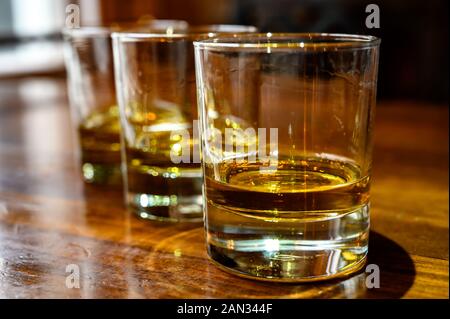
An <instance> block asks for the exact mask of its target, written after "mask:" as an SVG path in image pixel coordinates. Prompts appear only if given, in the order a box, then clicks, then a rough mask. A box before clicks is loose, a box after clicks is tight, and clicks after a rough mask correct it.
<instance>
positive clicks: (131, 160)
mask: <svg viewBox="0 0 450 319" xmlns="http://www.w3.org/2000/svg"><path fill="white" fill-rule="evenodd" d="M255 31H256V29H255V28H254V27H249V26H233V25H226V26H225V25H223V26H222V25H212V26H199V27H189V29H188V30H187V31H186V32H183V33H176V32H175V33H173V32H166V33H126V32H117V33H114V34H113V43H114V59H115V71H116V85H117V97H118V102H119V109H120V117H121V125H122V136H123V143H122V146H123V152H122V155H123V157H122V161H123V163H124V169H125V171H126V176H125V185H124V187H125V196H126V204H127V207H128V209H129V210H130V211H132V212H133V213H135V214H136V215H138V216H140V217H141V218H144V219H150V220H159V221H175V222H178V221H188V222H198V221H202V219H203V212H202V173H201V167H200V152H199V150H198V133H197V131H198V123H197V118H198V113H197V97H196V82H195V61H194V46H193V41H194V40H199V39H205V38H209V37H214V36H220V35H221V34H230V36H232V35H236V34H241V33H246V32H255Z"/></svg>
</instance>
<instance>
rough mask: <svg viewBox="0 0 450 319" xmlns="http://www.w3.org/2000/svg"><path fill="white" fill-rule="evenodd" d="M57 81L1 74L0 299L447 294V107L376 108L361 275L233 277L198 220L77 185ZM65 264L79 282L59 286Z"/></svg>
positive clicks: (64, 105)
mask: <svg viewBox="0 0 450 319" xmlns="http://www.w3.org/2000/svg"><path fill="white" fill-rule="evenodd" d="M74 145H75V144H74V138H73V134H72V131H71V126H70V119H69V109H68V106H67V98H66V93H65V83H64V81H63V80H61V79H60V80H58V79H50V78H47V79H45V78H43V79H42V78H41V79H36V78H34V79H33V78H31V79H16V80H9V81H6V80H2V81H0V298H29V297H31V298H43V297H46V298H230V297H238V298H315V297H317V298H355V297H360V298H400V297H406V298H422V297H424V298H448V195H449V194H448V109H447V107H445V106H444V107H437V106H433V105H420V104H417V103H413V102H392V103H380V105H379V107H378V111H377V123H376V147H375V152H374V153H375V158H374V174H373V188H372V232H371V238H370V257H369V263H375V264H377V265H378V266H379V267H380V271H381V287H380V288H379V289H367V288H366V286H365V278H366V277H365V276H366V273H365V272H361V273H359V274H358V275H356V276H353V277H351V278H348V279H345V280H340V281H332V282H324V283H320V284H303V285H299V284H272V283H263V282H255V281H250V280H246V279H241V278H238V277H234V276H232V275H229V274H227V273H224V272H222V271H221V270H219V269H217V268H216V267H215V266H214V265H213V264H211V262H210V261H208V258H207V256H206V253H205V249H204V238H203V229H202V227H201V225H185V224H184V225H183V224H161V223H151V222H147V221H142V220H138V219H137V218H135V217H134V216H130V215H129V214H127V212H126V210H125V209H124V208H123V205H122V194H121V191H120V190H108V189H102V188H99V187H93V186H87V185H84V184H83V182H82V181H81V179H80V171H79V167H78V163H77V161H76V159H75V157H74V155H73V154H74V152H73V150H74V148H75V147H74ZM67 265H77V266H78V267H79V269H80V272H81V273H80V288H79V289H77V288H73V289H69V288H67V287H66V276H68V275H69V273H66V267H67Z"/></svg>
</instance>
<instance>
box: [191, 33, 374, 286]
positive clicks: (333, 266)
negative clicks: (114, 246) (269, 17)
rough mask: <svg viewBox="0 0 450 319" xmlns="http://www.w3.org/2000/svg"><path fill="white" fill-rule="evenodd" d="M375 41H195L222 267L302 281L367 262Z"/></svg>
mask: <svg viewBox="0 0 450 319" xmlns="http://www.w3.org/2000/svg"><path fill="white" fill-rule="evenodd" d="M379 43H380V40H379V39H377V38H375V37H371V36H356V35H344V34H272V33H267V34H255V35H248V36H247V35H245V36H241V37H238V38H224V37H222V38H217V39H208V40H203V41H198V42H195V44H194V45H195V59H196V71H197V87H198V106H199V113H200V133H201V141H202V143H201V149H202V156H203V158H202V163H203V164H202V166H203V173H204V178H205V183H204V195H205V205H204V211H205V228H206V239H207V250H208V254H209V256H210V258H211V259H212V260H213V261H214V262H215V263H216V264H217V265H218V266H219V267H220V268H222V269H224V270H226V271H229V272H232V273H234V274H237V275H240V276H244V277H249V278H255V279H261V280H269V281H287V282H303V281H315V280H323V279H330V278H336V277H341V276H345V275H349V274H351V273H353V272H356V271H357V270H359V269H361V268H362V267H363V265H364V263H365V260H366V256H367V252H368V236H369V206H370V204H369V186H370V172H371V165H372V155H371V153H372V130H373V119H374V109H375V99H376V82H377V69H378V50H379Z"/></svg>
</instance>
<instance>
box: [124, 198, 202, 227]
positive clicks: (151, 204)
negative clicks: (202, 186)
mask: <svg viewBox="0 0 450 319" xmlns="http://www.w3.org/2000/svg"><path fill="white" fill-rule="evenodd" d="M127 199H128V208H129V210H131V211H132V212H133V213H134V214H136V215H137V216H139V217H140V218H143V219H149V220H157V221H168V222H201V221H203V210H202V195H193V196H179V195H178V196H177V195H152V194H142V193H141V194H135V193H128V194H127Z"/></svg>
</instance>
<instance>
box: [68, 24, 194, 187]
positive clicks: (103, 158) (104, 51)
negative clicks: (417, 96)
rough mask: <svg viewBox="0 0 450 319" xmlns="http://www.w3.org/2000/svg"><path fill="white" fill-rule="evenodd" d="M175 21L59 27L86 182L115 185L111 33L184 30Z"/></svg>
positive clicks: (116, 150) (115, 113)
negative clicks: (71, 27)
mask: <svg viewBox="0 0 450 319" xmlns="http://www.w3.org/2000/svg"><path fill="white" fill-rule="evenodd" d="M186 28H187V23H186V22H184V21H178V20H152V21H150V22H146V23H145V24H127V25H124V24H122V25H117V26H112V27H82V28H76V29H66V30H64V37H65V47H66V49H65V51H66V66H67V71H68V83H69V96H70V102H71V103H70V104H71V109H72V117H73V121H74V124H75V126H76V129H77V130H78V136H79V142H80V148H81V149H80V157H81V162H82V173H83V177H84V179H85V181H86V182H89V183H96V184H120V183H121V181H122V175H121V170H120V163H121V157H120V124H119V123H120V122H119V109H118V106H117V102H116V91H115V83H114V68H113V56H112V42H111V32H112V31H113V30H121V29H127V30H129V29H130V30H140V31H143V30H148V31H151V30H153V31H154V30H161V31H162V30H167V29H168V30H173V29H178V30H184V29H186Z"/></svg>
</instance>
